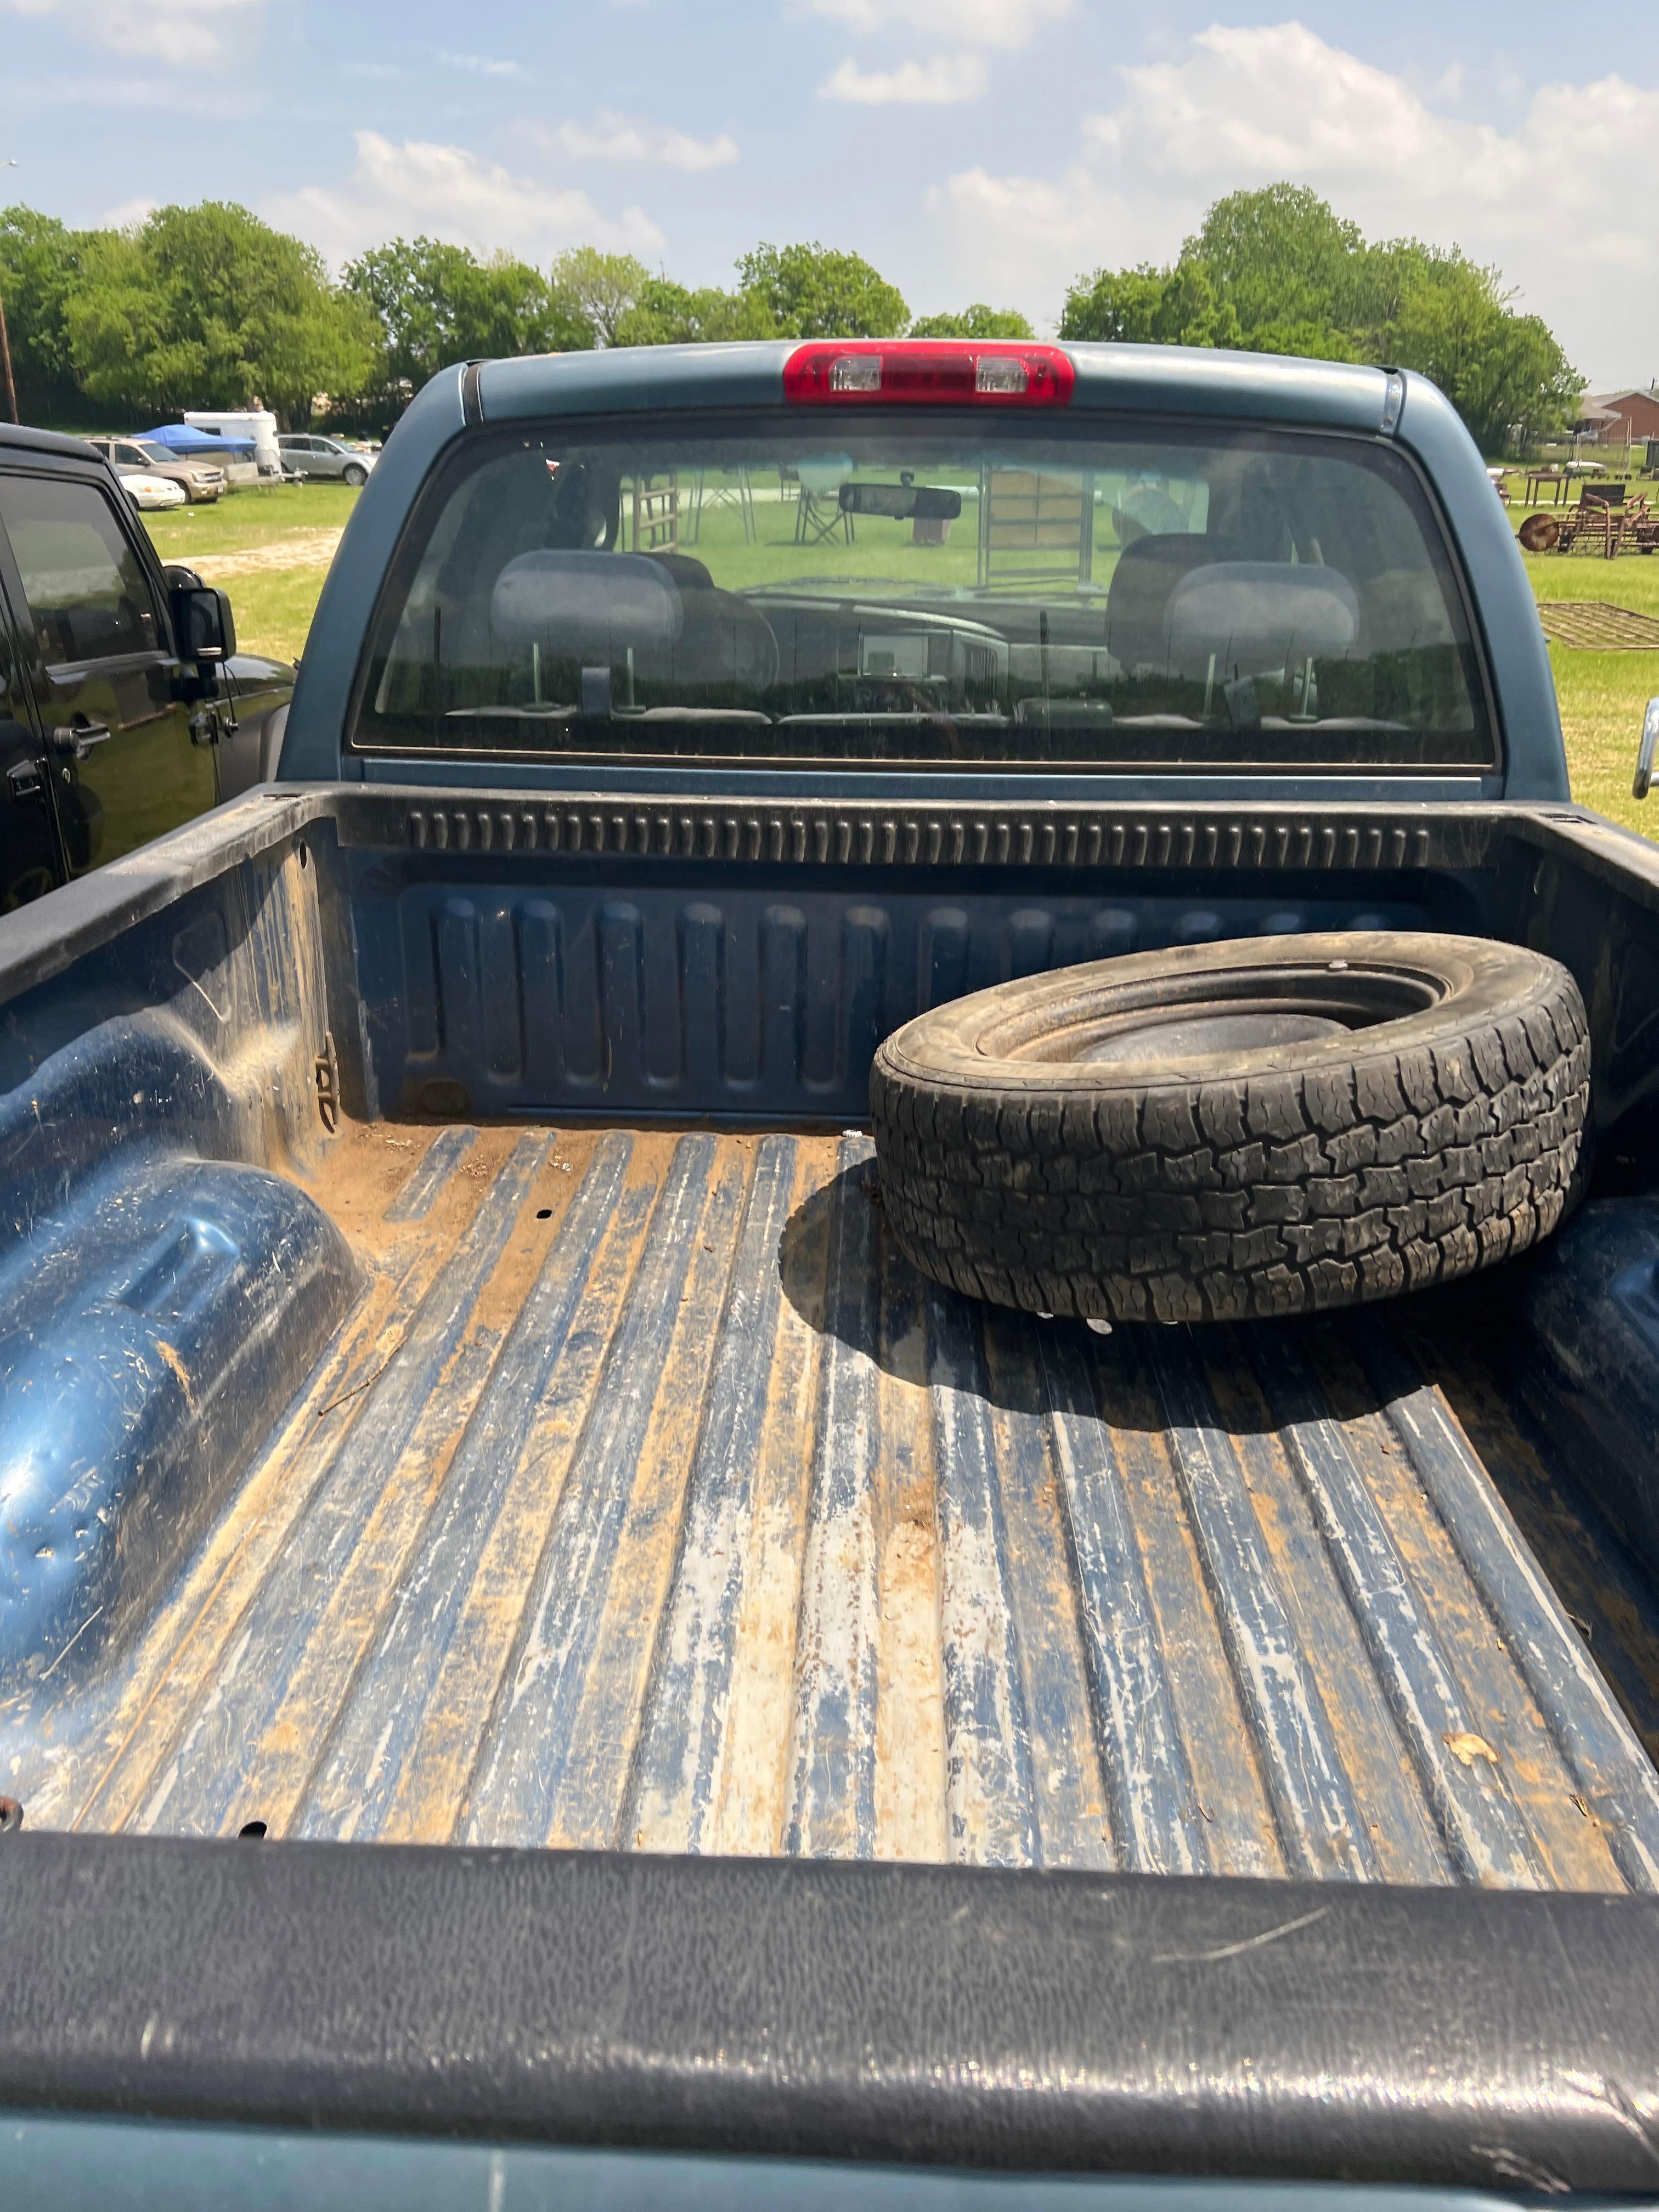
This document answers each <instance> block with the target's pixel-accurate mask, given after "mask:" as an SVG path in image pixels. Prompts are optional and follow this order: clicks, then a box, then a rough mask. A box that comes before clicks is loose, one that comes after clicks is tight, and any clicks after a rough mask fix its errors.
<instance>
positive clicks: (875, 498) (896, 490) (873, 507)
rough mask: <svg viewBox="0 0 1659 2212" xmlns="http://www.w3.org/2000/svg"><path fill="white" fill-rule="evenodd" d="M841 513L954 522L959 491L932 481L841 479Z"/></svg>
mask: <svg viewBox="0 0 1659 2212" xmlns="http://www.w3.org/2000/svg"><path fill="white" fill-rule="evenodd" d="M841 511H842V513H843V514H884V515H886V516H888V517H889V518H890V520H892V521H894V522H954V521H955V520H957V516H958V515H959V514H960V513H962V494H961V493H960V492H959V491H946V490H945V489H943V487H941V486H939V485H935V484H907V483H896V484H884V483H844V484H843V485H842V488H841Z"/></svg>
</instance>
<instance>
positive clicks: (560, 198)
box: [262, 131, 663, 264]
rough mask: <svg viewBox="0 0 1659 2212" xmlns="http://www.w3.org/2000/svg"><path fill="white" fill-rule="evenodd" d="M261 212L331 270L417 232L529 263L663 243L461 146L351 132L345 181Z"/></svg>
mask: <svg viewBox="0 0 1659 2212" xmlns="http://www.w3.org/2000/svg"><path fill="white" fill-rule="evenodd" d="M262 212H263V214H264V216H265V217H266V219H267V220H268V221H270V222H274V223H275V224H276V225H277V227H278V228H280V229H283V230H291V231H297V232H298V233H299V234H300V236H301V238H307V239H309V240H311V241H312V242H313V244H314V245H315V246H319V248H320V249H321V251H322V252H323V253H324V254H325V256H326V257H327V258H328V259H329V260H330V261H331V262H333V263H334V264H339V263H340V262H342V261H344V260H346V259H348V258H349V257H350V256H351V255H352V254H354V253H360V252H362V250H363V249H364V247H366V246H379V245H380V244H381V243H383V241H384V240H386V239H389V238H394V237H403V238H413V237H415V236H416V234H417V233H420V232H424V233H425V234H427V235H428V237H431V238H442V239H447V240H450V241H451V242H452V243H453V244H454V245H457V246H471V248H472V250H473V251H474V252H477V253H493V252H496V251H497V249H499V248H505V249H506V250H507V252H511V253H517V254H520V255H522V256H523V257H524V258H525V259H526V260H528V261H535V262H544V261H547V260H549V259H550V258H551V257H552V256H553V255H554V254H556V253H559V252H562V251H563V249H564V248H565V247H566V246H608V247H611V248H613V249H616V250H617V251H620V252H629V253H647V254H654V253H656V252H659V250H660V249H661V247H662V245H663V235H662V233H661V232H660V231H659V229H658V228H657V226H656V225H655V223H653V222H652V221H651V219H650V217H649V216H647V215H646V214H645V213H644V212H643V211H642V210H641V209H639V208H628V209H625V210H623V213H622V214H621V215H620V216H617V217H615V218H614V219H612V218H611V217H608V216H603V215H601V214H600V213H599V210H598V209H597V208H596V207H595V206H594V204H593V203H592V200H591V199H589V197H587V194H586V192H581V191H560V190H558V189H556V188H555V187H552V186H550V185H545V184H543V183H541V182H539V181H538V180H537V179H533V178H525V177H517V176H514V175H513V174H512V173H511V172H509V171H508V170H507V169H505V168H503V167H501V164H500V163H499V162H496V161H485V160H484V159H483V157H482V156H481V155H477V154H474V153H472V152H471V151H469V150H468V149H467V148H465V147H464V146H435V145H428V144H422V143H420V142H419V141H417V140H414V139H406V140H405V141H404V143H402V144H401V145H394V144H393V143H392V141H391V140H390V139H389V138H383V137H381V136H380V133H379V132H378V131H359V132H358V133H357V160H356V166H355V167H353V169H352V171H351V173H350V175H349V177H346V178H345V179H343V180H342V181H341V182H340V183H338V184H337V185H306V186H303V187H302V188H301V190H300V191H294V192H285V193H283V194H281V195H279V196H277V197H275V198H272V199H270V200H267V201H266V202H265V204H264V208H263V210H262Z"/></svg>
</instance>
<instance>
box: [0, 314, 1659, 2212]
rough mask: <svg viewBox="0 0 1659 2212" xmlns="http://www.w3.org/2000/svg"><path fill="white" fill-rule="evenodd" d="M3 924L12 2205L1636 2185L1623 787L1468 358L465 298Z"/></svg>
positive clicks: (1649, 1996)
mask: <svg viewBox="0 0 1659 2212" xmlns="http://www.w3.org/2000/svg"><path fill="white" fill-rule="evenodd" d="M71 586H72V580H70V585H65V586H63V589H64V590H65V591H68V590H70V587H71ZM179 588H180V589H182V590H184V591H185V595H186V596H185V601H184V602H181V607H180V612H179V622H180V623H181V624H184V625H185V626H188V624H189V623H191V622H195V621H197V620H199V622H200V623H201V624H202V625H203V630H202V635H203V636H204V638H210V637H211V636H212V635H213V634H214V614H213V609H212V607H211V605H202V604H199V603H198V602H197V601H196V600H194V599H191V597H190V593H189V586H188V585H187V584H186V585H185V586H180V587H179ZM60 595H61V593H60ZM71 595H72V593H71ZM192 609H194V610H195V611H192ZM212 651H213V648H212V646H211V644H208V645H207V646H206V647H204V653H205V657H206V660H207V662H209V663H210V661H211V657H212ZM198 672H200V671H199V668H198ZM211 675H212V670H211V667H210V665H208V666H207V667H206V670H205V673H203V674H202V682H203V684H204V688H205V691H206V693H207V694H208V695H211V693H212V690H213V686H212V684H211V682H210V678H211ZM1634 737H1635V732H1632V738H1633V739H1634ZM1656 738H1659V718H1656V719H1655V721H1654V726H1653V729H1652V731H1651V732H1650V739H1649V765H1650V763H1651V749H1652V744H1653V742H1654V740H1655V739H1656ZM0 1001H3V1020H0V1791H3V1793H4V1795H3V1798H0V1926H3V1928H4V1929H5V1930H6V1937H5V1958H6V1967H5V1975H4V1990H5V1997H4V2002H3V2004H0V2185H3V2188H4V2191H5V2194H6V2197H7V2201H8V2203H53V2204H68V2203H82V2202H85V2203H92V2202H94V2201H98V2202H101V2201H110V2199H111V2198H112V2197H118V2198H120V2200H121V2201H125V2202H132V2203H139V2202H142V2203H147V2204H149V2203H154V2204H156V2205H161V2204H163V2203H166V2204H169V2205H174V2204H181V2203H191V2204H194V2203H202V2204H209V2203H214V2204H217V2203H224V2202H226V2201H228V2200H230V2199H233V2198H234V2201H236V2202H238V2203H243V2204H246V2205H249V2206H252V2205H256V2204H260V2205H262V2204H265V2203H272V2204H275V2203H291V2202H300V2201H303V2202H305V2203H307V2204H308V2205H329V2206H332V2205H335V2204H339V2205H345V2204H347V2203H350V2204H353V2205H357V2204H361V2203H365V2202H374V2203H378V2202H396V2203H398V2204H400V2205H407V2206H424V2205H427V2204H433V2205H436V2204H440V2203H442V2204H459V2203H468V2204H471V2203H477V2204H478V2205H480V2206H483V2205H485V2204H489V2205H490V2206H501V2205H531V2204H536V2205H540V2204H544V2203H545V2204H553V2203H560V2204H564V2203H584V2204H586V2203H595V2204H598V2203H605V2204H606V2205H610V2206H619V2205H623V2204H627V2205H633V2204H640V2205H645V2204H647V2203H650V2204H653V2205H659V2204H661V2203H674V2204H686V2205H690V2204H703V2203H711V2202H714V2201H715V2200H716V2198H717V2197H718V2199H719V2201H721V2202H728V2201H736V2202H739V2203H763V2202H765V2203H772V2202H775V2201H777V2199H778V2198H779V2197H781V2196H782V2195H785V2194H787V2195H788V2196H789V2197H791V2198H792V2199H793V2200H797V2201H800V2202H803V2203H809V2204H812V2205H817V2204H818V2203H823V2204H825V2205H828V2204H831V2203H834V2204H836V2205H842V2204H847V2205H858V2206H871V2207H886V2206H889V2205H891V2206H894V2207H899V2206H903V2207H916V2208H927V2207H932V2206H933V2205H938V2206H939V2207H941V2208H943V2207H945V2206H949V2207H952V2208H956V2207H960V2206H963V2205H967V2204H969V2203H981V2202H983V2203H987V2204H988V2203H996V2204H999V2205H1000V2204H1004V2203H1007V2204H1016V2205H1030V2206H1032V2207H1038V2206H1042V2207H1049V2206H1055V2207H1058V2206H1060V2205H1061V2204H1065V2205H1078V2206H1084V2205H1086V2206H1091V2207H1092V2206H1097V2205H1098V2206H1100V2207H1102V2208H1105V2212H1131V2208H1134V2212H1175V2208H1176V2207H1182V2208H1185V2207H1206V2208H1207V2207H1215V2208H1217V2209H1218V2212H1219V2208H1221V2207H1224V2206H1225V2207H1232V2208H1243V2207H1252V2208H1255V2207H1266V2206H1267V2205H1269V2204H1272V2205H1275V2206H1276V2205H1279V2204H1285V2203H1306V2204H1307V2205H1309V2206H1310V2208H1312V2207H1319V2208H1322V2212H1336V2208H1339V2207H1340V2208H1346V2212H1353V2208H1358V2207H1361V2206H1373V2207H1376V2208H1378V2212H1383V2208H1388V2207H1404V2206H1405V2205H1407V2203H1409V2204H1410V2205H1412V2206H1415V2207H1419V2208H1423V2207H1426V2206H1430V2205H1436V2206H1438V2205H1449V2204H1451V2203H1464V2204H1468V2205H1470V2206H1474V2205H1476V2204H1480V2205H1483V2206H1485V2205H1491V2204H1492V2203H1497V2202H1503V2203H1519V2202H1522V2201H1523V2200H1524V2201H1527V2202H1532V2201H1534V2199H1536V2198H1537V2197H1540V2196H1541V2195H1543V2196H1547V2197H1549V2198H1550V2200H1551V2201H1558V2200H1560V2201H1565V2200H1567V2199H1570V2198H1573V2197H1581V2198H1582V2199H1583V2201H1586V2202H1588V2201H1589V2198H1590V2197H1591V2196H1592V2195H1595V2192H1602V2193H1603V2196H1604V2195H1605V2194H1606V2193H1607V2192H1618V2191H1626V2192H1635V2193H1638V2194H1643V2195H1646V2196H1648V2197H1652V2196H1653V2195H1654V2194H1655V2193H1656V2192H1659V1900H1656V1890H1659V1770H1656V1763H1655V1762H1656V1759H1659V1586H1656V1577H1659V1483H1656V1466H1659V1461H1656V1450H1659V1198H1656V1195H1655V1194H1656V1192H1659V1145H1656V1101H1659V858H1656V856H1655V854H1654V852H1653V850H1652V848H1650V847H1649V846H1647V845H1646V844H1644V843H1643V842H1641V841H1640V840H1638V839H1637V838H1635V837H1633V836H1630V835H1629V834H1627V833H1626V832H1623V831H1621V830H1620V829H1615V828H1613V826H1612V825H1610V824H1609V823H1607V822H1605V821H1603V820H1601V819H1599V818H1598V817H1596V816H1595V815H1593V814H1591V813H1589V812H1587V811H1585V810H1584V809H1583V808H1582V807H1578V806H1576V805H1573V803H1572V801H1571V796H1570V793H1569V789H1568V782H1567V775H1566V766H1565V757H1564V753H1563V748H1562V742H1561V734H1560V727H1559V718H1558V714H1557V710H1556V705H1555V699H1554V694H1553V686H1552V682H1551V677H1550V670H1549V664H1548V660H1547V654H1546V650H1545V646H1544V642H1543V639H1542V637H1541V633H1540V629H1539V624H1538V621H1537V617H1536V614H1535V612H1534V605H1533V601H1532V599H1531V595H1530V593H1529V592H1528V586H1527V581H1526V578H1525V576H1524V574H1523V572H1522V566H1521V562H1520V557H1519V555H1518V554H1517V552H1516V547H1515V544H1514V541H1513V538H1512V537H1511V534H1510V527H1509V525H1508V522H1507V520H1506V519H1505V517H1504V513H1503V511H1502V509H1501V507H1499V505H1498V501H1495V500H1494V499H1493V497H1492V490H1491V487H1490V485H1489V483H1487V480H1486V474H1485V471H1484V470H1483V467H1482V465H1481V462H1480V457H1479V455H1478V454H1477V453H1476V451H1475V449H1474V447H1473V446H1472V444H1471V443H1470V441H1468V437H1467V436H1466V435H1465V434H1464V432H1463V431H1462V428H1461V427H1460V425H1459V424H1458V422H1457V420H1456V417H1455V415H1454V414H1453V412H1452V410H1450V408H1449V406H1448V404H1446V402H1445V401H1444V399H1443V398H1442V397H1441V395H1440V394H1439V393H1438V392H1437V391H1436V390H1435V389H1434V387H1433V386H1431V385H1430V384H1428V383H1426V382H1425V381H1424V380H1421V379H1419V378H1417V377H1415V376H1413V375H1406V374H1395V373H1392V372H1384V371H1382V370H1376V369H1370V368H1353V367H1346V366H1337V365H1328V364H1321V363H1310V362H1282V361H1274V360H1267V359H1263V358H1260V357H1255V356H1228V355H1225V354H1218V353H1188V352H1183V351H1181V350H1177V349H1137V348H1133V347H1123V348H1116V347H1091V346H1076V347H1070V348H1066V349H1061V348H1057V347H1050V346H1044V345H1036V344H1020V343H986V344H963V343H955V342H950V341H940V342H936V343H928V344H908V343H891V344H890V343H878V342H870V343H807V344H803V345H799V346H793V347H792V346H789V345H753V346H709V347H706V348H702V349H659V350H651V351H638V352H634V351H626V350H621V351H614V352H611V353H605V354H600V355H597V356H570V357H550V358H544V359H526V360H513V361H502V362H483V363H476V362H475V363H472V364H469V365H466V366H464V367H458V368H454V369H453V370H449V371H447V372H445V373H444V374H441V375H440V376H439V377H438V378H437V379H435V381H434V382H433V383H432V384H431V385H430V386H428V388H427V389H426V390H425V391H424V392H422V394H421V395H420V397H419V398H418V399H417V400H416V403H415V404H414V405H413V406H412V407H411V408H410V410H409V412H408V414H407V415H406V416H405V417H404V420H403V422H401V424H400V425H399V426H398V429H397V431H396V432H395V434H394V435H393V436H392V439H391V440H390V441H389V442H388V444H387V446H386V451H385V453H384V456H383V458H382V459H381V460H380V465H379V466H378V467H377V468H376V470H375V471H374V475H373V477H371V478H370V479H369V482H368V485H367V487H366V489H364V491H363V493H362V497H361V499H360V501H359V502H358V504H357V506H356V510H355V512H354V513H353V515H352V518H351V520H350V522H349V526H348V528H347V531H346V534H345V538H344V541H343V544H342V546H341V549H340V552H339V555H338V556H337V560H336V562H335V563H334V566H333V568H332V570H331V574H330V575H329V578H328V580H327V583H326V585H325V589H324V592H323V596H322V600H321V604H320V605H319V610H318V614H317V617H316V622H315V625H314V628H313V631H312V635H311V638H310V641H309V643H308V645H307V651H306V654H305V658H304V662H303V665H302V668H301V673H300V677H299V681H298V685H297V689H296V690H295V696H294V699H293V704H292V708H291V712H290V713H289V715H288V718H287V721H286V727H285V730H284V731H283V734H282V750H281V758H280V763H279V764H278V766H277V772H276V775H274V777H273V778H272V779H271V780H270V781H266V782H264V783H262V784H261V785H259V786H258V787H257V788H255V789H253V790H252V791H250V792H249V793H247V794H246V796H244V797H242V798H240V799H238V800H236V801H235V802H234V803H233V804H231V805H226V806H222V807H220V808H218V809H217V810H216V811H212V812H210V813H208V814H205V815H204V816H203V817H201V818H200V819H198V820H197V821H195V822H193V823H191V824H189V825H188V826H186V827H184V828H181V829H177V830H175V831H173V833H172V834H171V835H170V836H167V837H165V838H163V839H161V840H160V841H159V842H153V843H149V844H145V845H143V846H142V847H141V848H138V849H137V850H135V851H132V852H131V853H129V854H125V856H124V857H119V858H116V859H114V860H112V861H111V862H110V863H109V864H108V865H106V866H102V867H100V868H98V869H96V870H94V871H91V872H87V873H84V874H82V875H81V876H80V877H79V878H77V879H76V880H75V881H73V882H71V883H70V884H68V885H67V886H66V887H65V888H62V889H59V890H55V891H52V893H51V894H50V895H49V896H44V897H40V898H39V899H36V900H34V901H33V902H31V903H27V904H25V905H22V906H20V907H19V908H18V910H17V911H15V913H13V914H11V915H9V916H8V917H7V918H6V919H5V920H4V921H0ZM1293 2184H1294V2185H1295V2186H1294V2187H1293V2186H1292V2185H1293ZM1596 2201H1597V2202H1601V2201H1603V2198H1602V2197H1596Z"/></svg>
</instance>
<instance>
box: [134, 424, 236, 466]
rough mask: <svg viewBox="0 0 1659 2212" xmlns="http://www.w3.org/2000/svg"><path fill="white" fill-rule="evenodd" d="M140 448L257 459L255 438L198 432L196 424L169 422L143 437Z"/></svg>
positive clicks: (211, 431) (207, 431) (145, 433)
mask: <svg viewBox="0 0 1659 2212" xmlns="http://www.w3.org/2000/svg"><path fill="white" fill-rule="evenodd" d="M138 442H139V444H140V445H141V446H167V447H171V449H172V450H173V452H174V453H178V454H179V455H180V456H181V457H182V456H186V455H190V454H195V453H201V454H207V453H223V454H224V455H226V456H227V458H228V459H231V460H233V461H251V460H252V459H253V458H254V451H255V448H254V444H253V441H252V438H234V437H231V436H229V435H228V434H224V433H221V432H219V431H216V430H198V429H197V428H196V427H195V425H194V424H193V423H190V422H168V423H167V424H165V425H164V426H163V428H161V429H159V430H145V431H143V432H141V433H140V435H139V439H138Z"/></svg>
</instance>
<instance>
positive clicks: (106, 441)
mask: <svg viewBox="0 0 1659 2212" xmlns="http://www.w3.org/2000/svg"><path fill="white" fill-rule="evenodd" d="M87 443H88V445H89V446H94V447H96V448H97V450H98V451H99V452H100V453H101V454H102V455H103V456H104V459H106V461H112V462H113V463H114V465H115V468H116V471H117V473H118V475H120V476H124V477H125V476H129V475H131V473H132V472H133V471H135V470H136V471H137V472H138V473H139V474H141V475H143V476H152V477H167V478H168V479H169V480H170V481H171V482H172V483H176V484H179V485H181V486H182V487H183V489H184V495H185V498H186V499H187V500H191V501H197V500H199V501H204V502H210V501H214V500H216V499H218V498H220V497H222V495H223V493H224V490H225V472H224V470H223V468H222V466H221V465H220V464H219V463H218V462H217V461H204V460H201V459H197V456H196V455H194V454H191V453H175V452H174V451H173V447H171V446H163V445H160V444H156V443H154V442H152V441H149V440H148V439H140V438H89V439H88V441H87Z"/></svg>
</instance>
